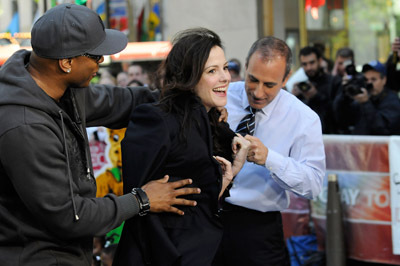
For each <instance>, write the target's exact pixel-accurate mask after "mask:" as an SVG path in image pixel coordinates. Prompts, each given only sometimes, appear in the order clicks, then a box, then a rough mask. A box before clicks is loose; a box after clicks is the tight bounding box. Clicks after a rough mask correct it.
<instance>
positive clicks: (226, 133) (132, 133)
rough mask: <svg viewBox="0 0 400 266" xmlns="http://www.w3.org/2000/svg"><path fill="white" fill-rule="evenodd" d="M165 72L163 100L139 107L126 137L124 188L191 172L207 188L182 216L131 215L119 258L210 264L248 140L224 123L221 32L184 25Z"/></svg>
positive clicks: (224, 63)
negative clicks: (226, 196)
mask: <svg viewBox="0 0 400 266" xmlns="http://www.w3.org/2000/svg"><path fill="white" fill-rule="evenodd" d="M159 73H162V74H161V77H162V83H161V84H162V92H161V99H160V101H159V103H157V104H145V105H141V106H139V107H138V108H136V109H135V110H134V112H133V113H132V117H131V121H130V124H129V126H128V129H127V132H126V136H125V138H124V140H123V142H122V157H123V173H124V191H125V192H129V191H130V190H131V189H132V188H134V187H140V185H141V184H144V183H145V182H147V181H149V180H154V179H159V178H160V177H162V176H164V174H169V175H170V180H180V179H184V178H191V179H192V180H193V184H192V186H196V187H199V188H200V189H201V193H200V194H199V195H194V196H193V197H192V196H191V197H190V199H192V200H195V201H196V202H197V206H196V207H194V208H193V207H192V208H182V210H183V211H184V215H182V216H180V215H170V214H167V213H163V214H155V215H154V214H152V213H151V214H147V215H146V216H144V217H140V218H138V219H130V220H129V221H127V222H126V223H125V226H124V230H123V233H122V237H121V240H120V243H119V247H118V251H117V254H116V256H115V259H114V265H135V266H137V265H162V266H167V265H190V266H195V265H199V266H200V265H201V266H206V265H211V263H212V260H213V258H214V255H215V253H216V251H217V249H218V245H219V242H220V240H221V237H222V227H221V224H220V221H219V217H218V209H219V208H218V201H219V199H220V197H221V196H222V195H223V193H224V192H226V188H227V187H228V185H229V183H230V182H231V181H232V178H233V176H235V175H236V173H237V172H238V171H239V170H240V169H241V167H242V165H243V163H244V162H245V160H246V156H247V151H248V146H249V142H247V140H245V139H244V138H243V137H242V136H237V135H236V134H235V133H234V132H232V131H231V130H230V129H229V127H228V125H227V124H226V123H223V122H218V117H219V113H218V111H217V109H216V107H223V106H225V104H226V101H227V98H226V95H227V89H228V85H229V82H230V75H229V72H228V62H227V60H226V58H225V55H224V51H223V48H222V44H221V40H220V38H219V36H218V35H217V34H215V33H214V32H212V31H210V30H207V29H204V28H196V29H190V30H186V31H183V32H180V33H179V34H178V35H177V37H176V38H175V39H174V41H173V47H172V49H171V51H170V53H169V55H168V56H167V58H166V60H165V61H164V62H163V64H162V66H161V68H160V70H159ZM233 154H234V155H233ZM187 199H189V197H188V198H187Z"/></svg>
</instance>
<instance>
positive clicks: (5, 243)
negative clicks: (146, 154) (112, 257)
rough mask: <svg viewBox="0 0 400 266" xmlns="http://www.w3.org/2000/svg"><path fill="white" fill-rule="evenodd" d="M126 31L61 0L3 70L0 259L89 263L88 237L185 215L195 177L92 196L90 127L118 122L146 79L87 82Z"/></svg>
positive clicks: (146, 98)
mask: <svg viewBox="0 0 400 266" xmlns="http://www.w3.org/2000/svg"><path fill="white" fill-rule="evenodd" d="M126 44H127V39H126V37H125V36H124V35H123V34H122V33H121V32H118V31H114V30H108V29H104V26H103V23H102V21H101V20H100V17H99V16H98V15H97V14H96V13H95V12H93V11H92V10H90V9H89V8H86V7H84V6H79V5H73V4H62V5H58V6H56V7H54V8H52V9H50V10H49V11H47V12H46V13H45V14H44V15H43V16H42V17H41V18H40V19H39V20H38V21H37V22H36V23H35V25H34V26H33V29H32V48H33V51H32V52H29V51H26V50H20V51H18V52H16V53H15V54H14V55H12V56H11V57H10V59H9V60H8V61H7V62H6V63H5V64H4V65H3V67H2V68H1V70H0V125H1V127H0V217H1V223H0V265H2V266H4V265H40V266H42V265H74V266H76V265H90V264H91V258H92V241H93V236H95V235H103V234H105V233H106V232H108V231H110V230H111V229H113V228H115V227H117V226H119V225H120V224H121V223H122V222H123V221H124V220H125V219H129V218H131V217H133V216H135V215H137V214H139V215H145V214H146V213H147V212H148V211H153V212H160V211H169V212H175V213H177V214H183V212H181V211H180V210H178V209H177V208H176V207H173V206H172V205H190V206H194V205H195V202H193V201H188V200H184V199H182V198H177V196H180V195H186V194H193V193H199V190H198V189H196V188H181V189H177V188H180V187H182V186H185V185H187V184H189V183H190V182H191V181H190V180H188V179H186V180H183V181H180V182H170V183H167V181H168V177H165V178H163V179H161V180H157V181H153V182H150V183H148V184H146V185H145V186H143V187H142V188H135V189H133V191H132V193H129V194H126V195H123V196H120V197H117V196H115V195H112V194H109V195H107V196H105V197H104V198H95V195H96V181H95V178H94V176H93V169H92V165H91V160H90V158H91V157H90V151H89V147H88V139H87V135H86V131H85V127H86V126H106V127H110V128H122V127H125V126H126V125H127V124H128V119H129V115H130V113H131V111H132V109H133V107H135V106H136V105H137V104H139V103H142V102H150V101H154V95H152V94H151V93H150V91H148V90H147V89H146V88H141V89H137V88H136V89H134V90H133V89H131V88H128V89H126V88H119V87H112V86H106V85H95V86H93V85H91V84H90V80H91V79H92V78H93V77H94V76H95V75H96V72H97V71H98V69H99V63H101V62H103V60H104V59H103V55H109V54H113V53H117V52H119V51H121V50H122V49H124V48H125V46H126Z"/></svg>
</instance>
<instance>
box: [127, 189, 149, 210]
mask: <svg viewBox="0 0 400 266" xmlns="http://www.w3.org/2000/svg"><path fill="white" fill-rule="evenodd" d="M131 193H132V194H133V195H134V196H135V197H136V199H137V201H138V202H139V215H140V216H144V215H146V214H147V213H148V212H149V211H150V202H149V198H148V197H147V194H146V192H144V190H143V189H141V188H133V189H132V192H131Z"/></svg>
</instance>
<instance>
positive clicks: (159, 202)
mask: <svg viewBox="0 0 400 266" xmlns="http://www.w3.org/2000/svg"><path fill="white" fill-rule="evenodd" d="M168 179H169V176H167V175H166V176H164V178H162V179H158V180H154V181H150V182H149V183H147V184H146V185H144V186H143V187H142V189H143V190H144V191H145V192H146V194H147V197H148V198H149V202H150V211H151V212H173V213H176V214H179V215H184V212H183V211H181V210H179V209H178V208H176V207H174V206H173V205H187V206H196V204H197V202H196V201H193V200H186V199H183V198H177V197H178V196H184V195H190V194H200V189H199V188H182V187H183V186H186V185H189V184H191V183H192V182H193V181H192V180H191V179H184V180H179V181H175V182H168Z"/></svg>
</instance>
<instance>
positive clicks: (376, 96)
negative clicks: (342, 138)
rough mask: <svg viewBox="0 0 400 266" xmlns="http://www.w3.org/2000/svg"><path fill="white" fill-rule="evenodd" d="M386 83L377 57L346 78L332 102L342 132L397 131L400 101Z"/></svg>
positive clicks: (399, 132) (389, 132)
mask: <svg viewBox="0 0 400 266" xmlns="http://www.w3.org/2000/svg"><path fill="white" fill-rule="evenodd" d="M385 84H386V68H385V66H384V65H383V64H381V63H380V62H379V61H377V60H373V61H371V62H369V63H368V64H365V65H364V66H363V68H362V75H361V74H356V75H353V76H352V77H351V78H350V79H348V80H345V83H344V84H343V85H342V89H341V92H340V93H339V94H338V96H337V97H336V99H335V101H334V104H333V108H334V114H335V116H336V120H337V125H338V127H339V130H340V133H341V134H354V135H398V134H400V100H399V97H398V96H397V95H396V93H394V92H393V91H391V90H389V89H388V88H387V87H385Z"/></svg>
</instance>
